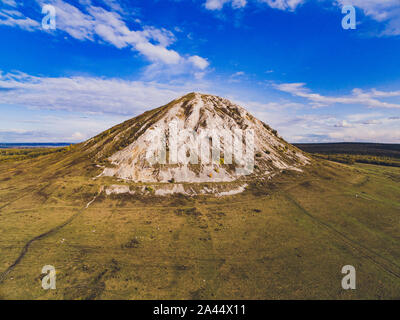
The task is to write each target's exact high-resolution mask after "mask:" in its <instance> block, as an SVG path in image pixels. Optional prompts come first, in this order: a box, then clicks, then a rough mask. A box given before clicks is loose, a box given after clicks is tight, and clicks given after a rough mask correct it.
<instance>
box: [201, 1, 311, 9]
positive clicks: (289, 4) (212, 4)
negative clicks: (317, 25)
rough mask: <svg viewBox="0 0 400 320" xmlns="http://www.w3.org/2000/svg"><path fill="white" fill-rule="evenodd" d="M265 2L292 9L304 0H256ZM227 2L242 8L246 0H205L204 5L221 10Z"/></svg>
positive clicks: (269, 4)
mask: <svg viewBox="0 0 400 320" xmlns="http://www.w3.org/2000/svg"><path fill="white" fill-rule="evenodd" d="M257 1H258V2H262V3H265V4H267V5H268V6H269V7H271V8H273V9H279V10H288V11H294V10H296V8H297V7H298V6H299V5H301V4H302V3H304V2H305V1H306V0H257ZM227 3H231V5H232V8H234V9H238V8H244V7H245V6H246V5H247V1H246V0H207V1H206V3H205V7H206V8H207V9H208V10H221V9H222V8H223V6H224V5H225V4H227Z"/></svg>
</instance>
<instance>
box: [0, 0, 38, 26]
mask: <svg viewBox="0 0 400 320" xmlns="http://www.w3.org/2000/svg"><path fill="white" fill-rule="evenodd" d="M3 2H4V3H5V4H7V5H9V6H12V7H15V6H16V5H17V4H16V3H15V2H13V1H3ZM0 25H5V26H9V27H19V28H21V29H24V30H28V31H34V30H36V29H38V28H39V27H40V24H39V23H38V22H37V21H35V20H32V19H31V18H28V17H25V16H24V15H23V14H22V13H21V12H19V11H18V10H15V9H1V10H0Z"/></svg>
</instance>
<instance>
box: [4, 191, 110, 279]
mask: <svg viewBox="0 0 400 320" xmlns="http://www.w3.org/2000/svg"><path fill="white" fill-rule="evenodd" d="M102 191H103V187H101V188H100V190H99V192H98V193H97V194H96V195H95V196H94V198H93V199H92V200H90V201H89V202H88V203H87V204H86V206H85V208H84V209H82V210H81V211H79V212H77V213H75V214H74V215H73V216H72V217H70V218H69V219H67V220H66V221H65V222H63V223H62V224H60V225H58V226H56V227H54V228H52V229H50V230H49V231H46V232H45V233H42V234H40V235H38V236H36V237H34V238H32V239H31V240H29V241H28V242H27V243H26V244H25V246H24V247H23V249H22V251H21V253H20V254H19V256H18V258H17V259H16V260H15V261H14V263H13V264H11V265H10V266H9V267H8V268H7V270H6V271H4V272H3V273H1V274H0V284H1V283H2V282H3V281H4V280H5V279H6V277H7V275H8V274H9V273H10V272H11V271H12V270H13V269H14V268H15V267H16V266H17V265H18V264H19V263H20V262H21V260H22V259H23V258H24V256H25V255H26V253H27V252H28V249H29V247H30V246H31V244H32V243H33V242H35V241H38V240H41V239H43V238H45V237H47V236H49V235H51V234H54V233H56V232H57V231H58V230H60V229H62V228H64V227H65V226H66V225H68V224H70V223H71V222H72V221H73V220H75V219H76V218H77V217H78V216H79V215H81V214H82V213H83V212H84V210H85V209H87V208H88V207H89V206H90V205H91V204H92V203H93V202H94V201H95V200H96V199H97V197H98V196H99V195H100V194H101V192H102Z"/></svg>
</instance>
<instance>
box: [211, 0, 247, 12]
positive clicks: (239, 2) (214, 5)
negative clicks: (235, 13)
mask: <svg viewBox="0 0 400 320" xmlns="http://www.w3.org/2000/svg"><path fill="white" fill-rule="evenodd" d="M226 3H231V5H232V8H234V9H238V8H243V7H245V6H246V4H247V1H246V0H207V1H206V3H205V7H206V8H207V9H208V10H221V9H222V7H223V6H224V5H225V4H226Z"/></svg>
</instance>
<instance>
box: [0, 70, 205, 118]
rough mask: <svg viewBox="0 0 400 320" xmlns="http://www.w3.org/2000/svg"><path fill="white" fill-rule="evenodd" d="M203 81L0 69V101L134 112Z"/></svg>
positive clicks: (151, 106) (14, 103)
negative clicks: (166, 81)
mask: <svg viewBox="0 0 400 320" xmlns="http://www.w3.org/2000/svg"><path fill="white" fill-rule="evenodd" d="M200 88H204V85H203V83H186V84H182V83H176V84H174V85H171V84H161V83H157V82H154V81H126V80H121V79H103V78H96V77H58V78H51V77H36V76H32V75H28V74H24V73H7V74H1V73H0V104H6V105H20V106H25V107H31V108H38V109H49V110H68V111H79V112H81V111H84V112H95V113H114V114H137V113H139V112H142V111H145V110H148V109H150V108H155V107H158V106H160V105H163V104H165V103H168V102H169V101H171V100H173V99H175V98H177V97H178V96H181V95H183V94H185V93H187V92H190V91H198V89H200Z"/></svg>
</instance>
